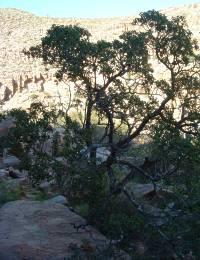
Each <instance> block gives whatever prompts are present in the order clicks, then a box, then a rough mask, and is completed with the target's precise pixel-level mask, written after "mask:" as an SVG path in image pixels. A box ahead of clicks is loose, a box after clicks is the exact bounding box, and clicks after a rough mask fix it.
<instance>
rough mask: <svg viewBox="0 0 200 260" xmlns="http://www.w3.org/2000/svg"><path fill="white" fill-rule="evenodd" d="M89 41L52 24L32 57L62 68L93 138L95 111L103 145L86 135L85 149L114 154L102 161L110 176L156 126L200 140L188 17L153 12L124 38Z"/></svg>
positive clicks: (76, 30) (79, 31) (81, 32)
mask: <svg viewBox="0 0 200 260" xmlns="http://www.w3.org/2000/svg"><path fill="white" fill-rule="evenodd" d="M134 26H137V29H138V30H137V31H136V30H134V28H135V27H134ZM90 36H91V35H90V33H89V32H88V31H87V30H86V29H83V28H81V27H79V26H72V25H69V26H58V25H53V26H52V27H51V28H50V29H49V30H48V31H47V35H46V36H45V37H44V38H42V40H41V43H40V44H39V45H37V46H35V47H31V48H30V50H29V51H27V52H26V54H28V55H31V56H32V57H35V58H42V60H43V62H44V64H46V65H51V66H52V67H54V68H56V76H57V78H58V79H60V80H61V79H62V78H63V77H66V78H67V80H69V81H72V82H74V83H75V84H76V86H77V92H78V93H79V94H80V95H81V96H82V97H84V99H85V109H84V111H85V115H84V121H83V128H84V129H85V130H87V131H88V132H89V133H91V129H92V127H93V124H94V123H93V121H92V113H94V112H95V113H96V115H97V117H98V121H97V122H95V125H99V126H101V128H103V129H104V131H103V134H102V135H101V136H99V138H98V140H94V138H93V136H92V134H89V135H88V138H87V140H86V144H87V147H88V149H89V150H90V151H92V150H93V151H95V149H96V148H97V147H99V146H104V147H108V149H109V150H110V156H109V157H108V159H107V161H106V163H104V164H103V165H106V167H107V169H108V171H111V170H112V164H113V163H114V162H116V158H117V155H118V153H119V152H120V151H121V150H122V149H124V148H126V147H128V146H129V145H130V144H131V142H132V141H133V140H134V139H135V138H137V137H138V136H139V135H140V134H141V133H143V132H145V133H148V134H149V133H151V132H150V129H152V128H154V127H155V125H160V124H162V123H165V124H168V125H170V127H171V129H174V130H175V129H177V131H179V132H183V133H185V134H192V135H198V133H199V120H200V114H199V94H200V87H199V86H200V77H199V76H200V74H199V72H200V67H199V56H198V45H197V42H196V41H195V40H193V38H192V33H191V31H190V30H189V29H188V28H187V25H186V22H185V19H184V18H183V17H181V16H180V17H174V18H171V19H169V18H168V17H166V16H165V15H164V14H161V13H159V12H157V11H154V10H153V11H148V12H144V13H141V14H140V17H139V18H136V19H135V20H134V21H133V30H132V31H127V32H124V33H123V34H122V35H120V36H119V38H118V39H115V40H113V41H110V42H109V41H105V40H101V41H97V42H93V41H91V40H90ZM156 70H159V73H158V72H156ZM121 128H123V129H125V130H124V131H123V134H122V135H120V138H119V132H120V131H121ZM172 131H173V130H172ZM116 136H117V137H118V138H116ZM92 156H93V157H95V152H94V153H93V152H91V157H92Z"/></svg>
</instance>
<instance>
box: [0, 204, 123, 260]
mask: <svg viewBox="0 0 200 260" xmlns="http://www.w3.org/2000/svg"><path fill="white" fill-rule="evenodd" d="M86 243H87V245H88V246H90V249H91V251H92V250H96V247H97V246H98V247H102V246H105V245H106V243H107V240H106V238H105V237H104V236H103V235H102V234H100V233H99V232H98V231H97V230H96V229H94V228H92V227H91V226H85V220H84V219H83V218H82V217H80V216H78V215H77V214H75V213H74V212H72V211H71V210H69V208H67V207H65V206H63V205H61V204H58V203H53V202H52V201H46V202H36V201H26V200H19V201H15V202H9V203H6V204H5V205H4V206H3V207H2V208H1V209H0V259H1V260H9V259H10V260H11V259H12V260H14V259H16V260H21V259H34V260H37V259H38V260H39V259H40V260H45V259H48V260H50V259H52V260H56V259H60V260H61V259H64V258H66V259H67V257H69V256H70V255H71V254H72V251H71V247H73V246H76V247H79V248H82V250H83V251H84V245H85V244H86ZM85 250H86V249H85ZM119 259H120V258H119Z"/></svg>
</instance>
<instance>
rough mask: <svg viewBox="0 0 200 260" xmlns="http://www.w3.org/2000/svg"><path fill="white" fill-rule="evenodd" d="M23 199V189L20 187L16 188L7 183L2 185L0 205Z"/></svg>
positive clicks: (0, 187) (0, 185) (0, 186)
mask: <svg viewBox="0 0 200 260" xmlns="http://www.w3.org/2000/svg"><path fill="white" fill-rule="evenodd" d="M20 197H21V189H20V187H19V186H17V187H15V186H12V185H9V184H6V183H5V182H1V183H0V205H2V204H4V203H6V202H9V201H14V200H18V199H20Z"/></svg>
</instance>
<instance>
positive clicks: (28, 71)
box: [0, 4, 200, 109]
mask: <svg viewBox="0 0 200 260" xmlns="http://www.w3.org/2000/svg"><path fill="white" fill-rule="evenodd" d="M162 12H163V13H166V14H167V15H168V16H176V15H184V16H185V17H186V19H187V22H188V26H189V28H190V29H191V30H192V32H193V33H194V36H195V38H197V39H198V40H200V35H199V29H198V28H199V26H200V19H199V18H200V4H193V5H189V6H183V7H179V8H169V9H167V10H162ZM132 20H133V17H116V18H107V19H65V18H50V17H39V16H36V15H33V14H30V13H27V12H24V11H21V10H17V9H0V100H1V105H2V107H3V108H4V109H10V108H11V107H20V106H24V107H26V106H28V105H29V103H30V97H32V98H35V97H38V96H39V97H40V98H42V99H43V100H48V99H49V97H51V98H52V96H53V97H54V100H53V102H54V103H55V102H56V101H57V100H58V98H59V96H65V97H66V98H67V93H68V86H66V85H64V84H63V86H62V87H60V85H59V86H58V84H57V82H56V81H55V78H54V77H53V72H50V73H47V72H46V71H45V69H44V67H43V66H42V65H41V62H40V61H38V60H28V58H27V57H25V56H24V55H23V54H22V50H23V49H24V48H28V47H30V46H33V45H35V44H37V43H39V42H40V39H41V37H42V36H44V35H45V34H46V31H47V29H48V28H50V27H51V25H52V24H64V25H68V24H78V25H80V26H83V27H85V28H87V29H88V30H89V31H90V32H91V34H92V39H93V40H94V41H96V40H99V39H106V40H112V39H114V38H116V37H117V36H118V35H119V34H120V33H122V32H123V31H124V30H127V29H130V28H131V22H132ZM52 85H53V86H54V88H52ZM65 101H66V100H62V102H65ZM48 102H49V101H48Z"/></svg>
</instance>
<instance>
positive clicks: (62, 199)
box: [48, 195, 68, 205]
mask: <svg viewBox="0 0 200 260" xmlns="http://www.w3.org/2000/svg"><path fill="white" fill-rule="evenodd" d="M48 202H52V203H58V204H62V205H67V204H68V200H67V199H66V198H65V197H64V196H62V195H58V196H56V197H53V198H51V199H49V200H48Z"/></svg>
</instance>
